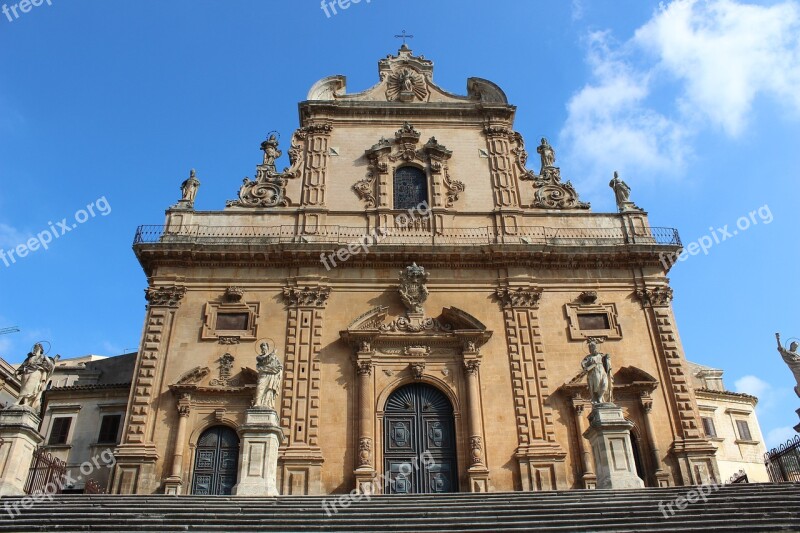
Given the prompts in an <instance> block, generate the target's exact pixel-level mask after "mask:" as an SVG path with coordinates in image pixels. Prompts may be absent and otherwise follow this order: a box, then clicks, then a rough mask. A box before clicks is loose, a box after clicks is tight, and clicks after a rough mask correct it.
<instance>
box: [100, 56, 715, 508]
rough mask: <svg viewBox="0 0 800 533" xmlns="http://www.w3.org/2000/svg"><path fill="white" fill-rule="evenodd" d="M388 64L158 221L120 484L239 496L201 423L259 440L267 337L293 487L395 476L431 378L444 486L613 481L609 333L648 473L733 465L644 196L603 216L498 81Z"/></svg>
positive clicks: (665, 248) (324, 94)
mask: <svg viewBox="0 0 800 533" xmlns="http://www.w3.org/2000/svg"><path fill="white" fill-rule="evenodd" d="M379 75H380V78H379V80H380V81H379V83H378V84H377V85H376V86H374V87H372V88H371V89H368V90H366V91H364V92H361V93H355V94H349V93H347V91H346V82H345V78H344V77H343V76H332V77H329V78H325V79H323V80H321V81H320V82H318V83H317V84H315V85H314V86H313V87H312V89H311V91H310V93H309V95H308V97H307V99H306V101H304V102H302V103H301V104H300V119H301V123H300V128H299V129H298V130H297V131H295V132H294V134H293V135H292V136H291V141H290V146H289V148H288V155H289V163H290V166H289V167H287V168H286V169H284V170H283V171H278V169H277V166H276V159H277V158H278V157H280V155H281V150H280V149H279V144H278V140H277V138H276V137H270V138H269V139H267V141H265V142H264V143H263V144H262V145H261V148H262V150H263V151H264V160H263V163H261V164H259V165H258V166H257V169H256V176H255V178H254V179H252V180H251V179H249V178H248V179H245V180H244V183H243V184H242V185H241V188H240V190H239V195H238V198H237V199H235V200H231V201H229V202H228V203H227V206H226V207H225V209H223V210H218V211H195V210H193V209H192V208H190V207H189V206H187V205H182V206H179V207H176V208H172V209H170V210H168V211H167V215H166V222H165V225H164V226H163V227H158V228H153V227H142V228H140V230H139V232H138V233H137V237H136V242H135V247H134V248H135V252H136V255H137V258H138V259H139V261H140V263H141V265H142V268H143V269H144V271H145V273H146V275H147V277H148V280H149V286H148V288H147V289H146V298H147V301H148V306H147V313H146V316H145V321H144V330H143V336H142V344H141V348H140V351H139V357H138V360H137V363H136V368H135V370H134V373H133V384H132V387H131V395H130V400H129V406H128V412H127V417H126V421H125V424H124V429H123V436H122V442H121V444H120V446H119V447H118V448H117V450H116V457H117V465H116V470H115V473H114V478H113V482H112V490H113V491H114V492H117V493H142V494H149V493H158V492H172V493H190V492H195V491H198V490H199V491H207V490H211V491H212V492H214V490H218V491H225V490H227V489H226V487H228V484H229V483H230V479H229V478H228V477H227V476H228V474H224V473H223V474H220V473H215V472H213V471H212V472H210V474H208V475H206V474H204V475H203V476H199V477H198V475H196V474H197V472H198V471H200V470H199V469H202V468H204V467H205V466H204V464H205V463H204V461H205V459H204V457H205V456H206V455H204V454H206V453H208V454H211V452H213V451H214V450H216V452H215V453H220V454H225V453H229V452H230V450H232V449H233V448H230V447H229V448H226V447H225V446H223V445H222V444H220V443H221V442H222V441H214V442H216V444H213V445H212V444H209V442H211V440H209V441H208V442H205V440H204V439H206V437H204V435H205V436H208V435H210V433H209V431H211V430H213V429H214V428H231V429H233V430H237V431H239V432H240V434H241V428H242V426H243V425H244V423H245V414H246V410H247V409H248V408H249V407H250V405H251V402H252V399H253V395H254V392H255V386H256V380H257V375H256V372H255V370H254V369H255V366H256V359H255V358H256V356H257V354H259V353H260V352H259V344H260V342H261V341H262V340H264V339H269V340H270V341H271V342H270V343H269V345H270V346H275V347H277V353H278V354H279V355H280V356H281V357H282V363H283V387H282V390H281V392H280V395H279V398H278V404H277V414H278V418H279V423H280V425H281V429H282V433H283V440H282V442H281V443H280V447H279V460H278V488H279V491H280V492H281V494H327V493H342V492H347V491H350V490H352V489H353V488H359V489H360V490H376V491H379V492H380V491H383V490H386V489H387V487H388V485H387V484H386V483H382V482H376V481H375V480H380V479H385V478H386V477H387V476H389V474H391V472H389V471H390V470H391V468H392V464H393V463H391V457H392V454H393V453H396V449H395V448H393V447H392V446H393V445H395V444H397V443H398V442H399V443H401V444H402V443H404V442H406V441H405V438H406V435H405V433H404V431H405V430H406V429H408V427H407V426H405V425H404V424H405V423H406V422H404V421H403V420H402V417H399V418H398V417H397V416H396V414H395V413H394V412H393V411H392V409H393V407H392V406H391V405H389V403H391V401H394V400H392V398H395V397H396V396H395V393H396V392H397V391H400V390H411V389H403V387H405V386H410V385H414V384H417V385H420V386H424V387H428V389H424V388H422V389H420V388H417V389H415V390H435V391H438V392H437V394H438V396H437V398H439V397H442V398H445V400H443V401H440V400H437V401H440V403H442V405H441V406H439V407H440V408H441V409H440V410H439V411H437V417H439V418H437V419H436V421H435V423H434V424H432V425H429V426H430V427H427V429H426V428H423V427H422V426H420V428H422V429H420V430H419V431H427V430H430V431H431V433H430V434H429V438H430V439H431V442H432V443H433V444H436V445H437V446H438V445H444V444H447V445H448V446H451V448H450V449H451V450H452V453H453V454H454V455H453V456H452V458H449V457H450V456H447V457H448V459H447V461H450V462H448V463H447V464H448V465H450V466H448V468H451V470H448V471H447V472H445V471H437V472H435V473H431V472H428V473H429V474H431V475H430V480H432V485H431V486H433V487H437V488H438V489H435V490H457V491H501V490H526V491H540V490H555V489H570V488H584V487H593V486H594V483H595V479H596V477H595V473H594V472H593V471H592V468H593V466H592V465H593V461H592V458H591V455H590V454H591V449H590V447H588V446H587V441H586V440H585V439H584V438H583V437H582V435H583V433H584V431H585V430H586V428H587V427H588V420H587V417H588V414H589V409H588V408H586V405H587V402H588V396H587V395H586V390H585V385H584V384H582V383H581V382H580V380H578V379H577V377H579V376H576V374H577V372H578V370H579V368H580V361H581V359H582V357H583V355H584V354H585V351H586V341H587V339H589V338H592V337H595V338H602V339H604V340H605V344H604V350H605V351H608V352H611V353H613V355H614V361H615V364H616V365H617V366H618V367H619V368H618V369H616V370H615V372H616V376H615V391H614V397H615V399H616V402H617V404H618V405H619V406H620V407H621V409H622V412H623V415H624V417H625V418H626V420H627V421H629V422H630V423H631V424H632V428H633V429H632V430H631V434H632V436H633V440H632V442H633V455H634V456H635V457H636V460H637V467H638V468H637V470H638V471H639V473H640V477H642V479H644V480H645V482H646V483H647V485H649V486H668V485H675V484H689V483H702V482H704V481H707V480H708V479H710V478H712V477H716V478H717V479H719V477H718V476H719V472H718V469H717V466H716V460H715V458H714V454H715V451H716V450H715V447H714V446H713V445H712V444H711V443H709V441H708V440H707V439H706V437H705V435H704V433H703V431H702V428H701V426H700V422H699V414H698V410H697V402H696V399H695V393H694V390H693V388H692V387H691V385H690V379H691V376H690V375H689V373H688V370H687V367H686V360H685V358H684V355H683V349H682V347H681V343H680V339H679V337H678V333H677V329H676V325H675V319H674V316H673V314H672V308H671V303H670V302H671V299H672V290H671V289H670V287H669V283H668V280H667V278H666V272H665V270H664V267H663V265H662V263H661V262H660V261H659V254H661V253H674V252H675V251H677V250H678V249H679V248H680V241H679V239H678V237H677V233H676V232H674V230H670V229H664V228H651V227H650V225H649V222H648V218H647V214H646V213H645V212H644V211H642V210H641V209H639V208H638V207H637V206H635V204H633V203H632V202H627V203H626V204H625V206H624V209H622V208H620V211H619V212H617V213H593V212H592V211H591V210H590V209H589V204H588V203H586V202H584V201H582V200H580V199H579V198H578V193H577V192H576V191H575V189H574V188H573V186H572V185H571V184H570V182H569V181H567V180H565V179H562V177H561V173H560V170H559V168H558V167H556V166H555V151H554V149H553V147H552V146H550V145H549V143H548V142H547V140H546V139H542V142H541V145H540V146H539V148H538V149H537V152H538V153H539V154H540V156H541V167H540V168H538V169H537V170H530V169H529V168H528V163H529V161H528V152H527V150H526V146H525V143H524V141H523V138H522V136H521V135H520V134H519V133H517V132H515V131H514V129H513V127H514V114H515V107H514V106H512V105H510V104H509V103H508V101H507V99H506V96H505V94H504V93H503V91H502V90H501V89H500V88H499V87H497V86H496V85H495V84H493V83H492V82H489V81H487V80H483V79H480V78H470V79H469V80H468V82H467V95H466V96H459V95H455V94H452V93H449V92H447V91H445V90H443V89H441V88H439V87H438V86H437V85H436V84H435V83H434V82H433V63H432V62H430V61H428V60H426V59H424V58H423V57H421V56H419V57H417V56H414V55H413V54H412V52H411V50H409V49H408V48H407V47H405V45H404V46H403V48H401V49H400V51H399V53H398V55H397V56H389V57H387V58H386V59H383V60H381V61H380V62H379ZM611 170H613V169H610V171H611ZM235 185H236V184H235V183H231V186H232V188H233V187H234V186H235ZM625 199H626V201H627V194H626V195H625ZM221 203H222V201H221V199H220V204H221ZM409 269H410V270H409ZM420 398H421V397H420ZM411 403H412V402H411V401H410V400H409V402H408V406H409V409H410V408H411V407H410V406H411ZM448 403H449V406H448V405H445V404H448ZM425 405H426V406H427V405H428V404H427V403H426V404H425ZM402 407H403V406H402V405H399V406H398V407H397V408H398V409H400V410H402ZM433 407H436V406H433ZM425 408H427V407H423V409H425ZM398 416H399V415H398ZM393 417H394V418H393ZM425 420H427V419H426V418H425V416H424V413H423V415H422V416H421V418H420V417H417V418H413V419H411V418H410V419H409V421H408V423H409V424H410V425H411V426H414V424H417V423H425ZM392 421H395V422H396V423H397V425H396V426H391V425H390V424H391V423H395V422H392ZM420 421H422V422H420ZM414 427H416V426H414ZM390 430H391V431H390ZM220 431H222V430H220ZM220 435H222V433H220ZM201 441H203V442H201ZM433 444H432V445H433ZM213 446H217V448H214V449H213V450H212V448H213ZM226 446H228V445H226ZM231 446H232V445H231ZM198 450H200V451H198ZM226 450H227V451H226ZM420 452H422V450H420V449H417V450H416V451H415V453H420ZM443 453H444V452H443ZM443 456H444V455H443ZM208 457H211V455H208ZM215 457H216V456H215ZM203 472H205V470H203ZM392 475H394V474H392ZM412 477H413V476H412ZM414 482H415V483H416V481H414ZM400 485H403V484H402V483H401V484H400ZM412 485H413V483H411V485H409V486H412ZM398 486H399V485H398ZM403 486H405V485H403ZM420 486H421V485H420ZM209 487H211V489H209ZM214 487H217V488H216V489H214ZM411 490H412V491H413V490H421V489H413V487H412V489H411ZM432 490H434V489H432Z"/></svg>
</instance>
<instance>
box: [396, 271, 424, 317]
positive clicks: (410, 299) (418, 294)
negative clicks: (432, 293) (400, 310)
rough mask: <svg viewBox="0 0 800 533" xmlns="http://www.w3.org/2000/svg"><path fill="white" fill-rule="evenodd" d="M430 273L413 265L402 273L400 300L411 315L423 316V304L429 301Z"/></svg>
mask: <svg viewBox="0 0 800 533" xmlns="http://www.w3.org/2000/svg"><path fill="white" fill-rule="evenodd" d="M427 282H428V273H427V272H425V268H424V267H421V266H417V264H416V263H413V264H412V265H411V266H407V267H406V268H405V270H401V271H400V299H401V300H402V301H403V304H404V305H405V306H406V307H407V308H408V310H409V312H411V313H418V314H422V313H423V312H424V311H423V308H422V304H423V303H425V300H427V299H428V287H426V286H425V284H426V283H427Z"/></svg>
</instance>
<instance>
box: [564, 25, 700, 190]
mask: <svg viewBox="0 0 800 533" xmlns="http://www.w3.org/2000/svg"><path fill="white" fill-rule="evenodd" d="M588 42H589V48H590V50H589V56H588V61H589V64H590V65H591V67H592V72H593V76H594V78H595V82H594V83H593V84H590V85H586V86H585V87H584V88H583V89H582V90H581V91H580V92H579V93H578V94H576V95H575V96H573V97H572V99H571V100H570V101H569V103H568V105H567V109H568V112H569V116H568V118H567V122H566V124H565V126H564V128H563V130H562V131H561V136H562V139H563V140H565V141H566V142H567V144H568V146H569V148H568V152H569V154H570V159H571V160H574V161H576V162H577V163H578V165H579V167H583V168H582V170H583V171H584V173H585V174H588V177H589V178H590V181H592V182H593V184H595V185H597V184H598V183H602V182H603V178H607V179H609V180H610V179H611V174H612V172H613V171H614V170H618V171H620V172H621V174H622V176H623V178H624V177H625V176H626V175H627V174H628V173H629V172H634V171H642V170H647V171H651V172H652V171H657V172H665V171H667V170H668V169H669V168H671V167H673V166H675V165H678V166H680V165H682V164H683V161H684V159H685V157H686V148H685V146H686V145H685V144H684V143H683V142H682V139H683V138H684V137H685V135H686V132H685V131H684V130H683V128H682V127H681V126H680V125H679V124H677V123H676V122H674V121H672V120H670V119H669V118H667V117H666V116H664V115H662V114H660V113H658V112H656V111H654V110H652V109H650V108H648V107H647V106H646V105H645V103H646V99H647V97H648V95H649V93H650V85H651V83H652V82H651V74H650V73H649V72H646V71H641V70H637V69H635V68H634V67H632V66H631V65H629V64H628V63H627V62H626V60H625V55H624V54H623V53H622V52H620V51H618V50H614V49H613V46H612V45H611V44H610V43H609V35H608V34H607V33H603V32H597V33H593V34H591V35H590V36H589V41H588Z"/></svg>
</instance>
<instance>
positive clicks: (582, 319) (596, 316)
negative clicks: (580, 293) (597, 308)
mask: <svg viewBox="0 0 800 533" xmlns="http://www.w3.org/2000/svg"><path fill="white" fill-rule="evenodd" d="M578 327H579V328H581V329H582V330H597V329H611V326H610V324H609V322H608V315H607V314H606V313H578Z"/></svg>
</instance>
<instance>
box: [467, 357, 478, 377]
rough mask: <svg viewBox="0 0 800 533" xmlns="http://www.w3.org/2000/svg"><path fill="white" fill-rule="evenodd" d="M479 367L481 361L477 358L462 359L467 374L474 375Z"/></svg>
mask: <svg viewBox="0 0 800 533" xmlns="http://www.w3.org/2000/svg"><path fill="white" fill-rule="evenodd" d="M480 368H481V362H480V361H478V360H477V359H467V360H465V361H464V370H466V372H467V375H470V376H474V375H477V374H478V370H480Z"/></svg>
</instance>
